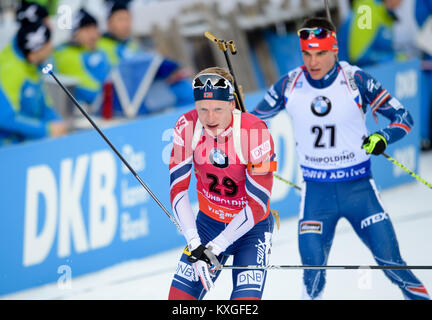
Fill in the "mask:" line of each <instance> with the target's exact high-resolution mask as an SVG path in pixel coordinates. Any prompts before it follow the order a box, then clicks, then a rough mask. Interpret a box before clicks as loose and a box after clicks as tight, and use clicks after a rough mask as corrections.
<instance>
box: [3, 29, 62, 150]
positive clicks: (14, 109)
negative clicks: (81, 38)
mask: <svg viewBox="0 0 432 320" xmlns="http://www.w3.org/2000/svg"><path fill="white" fill-rule="evenodd" d="M50 36H51V32H50V30H49V29H48V27H47V26H45V25H44V24H42V23H41V22H40V21H38V22H36V23H29V22H26V23H23V24H22V25H21V26H20V29H19V30H18V32H17V34H16V36H15V37H14V38H13V40H12V41H11V43H9V44H8V45H7V46H6V47H5V48H4V49H3V50H2V51H1V52H0V105H1V108H0V145H1V146H5V145H9V144H13V143H19V142H23V141H29V140H34V139H39V138H43V137H49V136H51V137H57V136H60V135H63V134H65V133H66V131H67V128H66V125H65V123H64V122H63V121H62V119H61V117H60V115H59V114H58V113H57V111H56V110H55V109H54V108H53V107H52V106H51V104H50V101H49V98H48V96H47V95H46V93H45V91H44V89H43V84H42V79H41V72H40V65H41V63H42V62H44V61H45V60H46V59H47V58H48V56H49V55H50V54H51V52H52V45H51V43H50Z"/></svg>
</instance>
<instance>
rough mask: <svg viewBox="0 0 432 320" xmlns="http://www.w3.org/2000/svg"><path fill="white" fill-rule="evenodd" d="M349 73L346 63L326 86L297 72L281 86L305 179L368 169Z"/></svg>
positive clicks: (344, 176)
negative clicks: (319, 84)
mask: <svg viewBox="0 0 432 320" xmlns="http://www.w3.org/2000/svg"><path fill="white" fill-rule="evenodd" d="M351 74H352V72H351V68H350V66H348V65H344V70H343V72H339V74H338V76H337V77H336V79H335V80H334V82H333V83H332V84H331V85H330V86H328V87H326V88H322V89H318V88H314V87H312V86H311V85H310V84H309V82H308V81H307V79H306V77H305V75H304V73H303V72H299V73H298V75H297V76H296V77H295V79H293V80H294V81H293V83H292V85H291V86H288V88H287V90H285V93H284V98H285V101H287V102H286V110H287V112H288V113H289V115H290V116H291V118H292V122H293V128H294V137H295V140H296V143H297V153H298V160H299V163H300V166H301V168H302V170H303V176H304V179H305V180H307V181H345V180H353V179H358V178H360V177H363V176H367V175H369V174H370V161H369V158H370V156H369V155H367V154H366V153H365V151H364V150H363V149H362V148H361V146H362V143H363V139H364V137H366V136H367V128H366V124H365V119H364V114H363V111H362V109H361V104H360V103H359V102H358V99H356V94H357V93H356V91H357V92H358V89H357V88H356V86H355V83H354V81H353V79H352V77H351V76H350V75H351Z"/></svg>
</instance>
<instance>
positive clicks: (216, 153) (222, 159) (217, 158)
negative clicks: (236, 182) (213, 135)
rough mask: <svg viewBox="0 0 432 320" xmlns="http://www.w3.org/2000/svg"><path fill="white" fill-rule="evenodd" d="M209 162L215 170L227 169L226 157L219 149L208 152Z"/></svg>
mask: <svg viewBox="0 0 432 320" xmlns="http://www.w3.org/2000/svg"><path fill="white" fill-rule="evenodd" d="M209 160H210V163H211V164H212V165H214V166H215V167H217V168H221V169H224V168H226V167H228V157H227V155H226V154H225V153H224V152H223V151H222V150H220V149H216V148H214V149H212V150H211V151H210V155H209Z"/></svg>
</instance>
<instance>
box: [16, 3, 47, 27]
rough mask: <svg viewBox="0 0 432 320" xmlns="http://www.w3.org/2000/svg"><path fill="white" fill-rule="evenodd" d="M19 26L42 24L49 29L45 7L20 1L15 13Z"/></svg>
mask: <svg viewBox="0 0 432 320" xmlns="http://www.w3.org/2000/svg"><path fill="white" fill-rule="evenodd" d="M16 20H17V22H18V23H19V24H24V23H36V22H42V23H43V24H45V25H46V26H47V27H48V28H50V29H51V23H50V20H49V13H48V10H47V8H46V7H44V6H42V5H40V4H38V3H35V2H30V1H21V3H20V5H19V6H18V8H17V11H16Z"/></svg>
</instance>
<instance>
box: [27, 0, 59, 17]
mask: <svg viewBox="0 0 432 320" xmlns="http://www.w3.org/2000/svg"><path fill="white" fill-rule="evenodd" d="M34 3H35V4H37V5H39V6H40V7H42V8H44V10H45V11H46V12H47V13H48V15H50V16H54V15H55V14H56V13H57V7H58V4H59V0H21V1H20V6H23V5H24V6H25V5H28V4H34Z"/></svg>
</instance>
